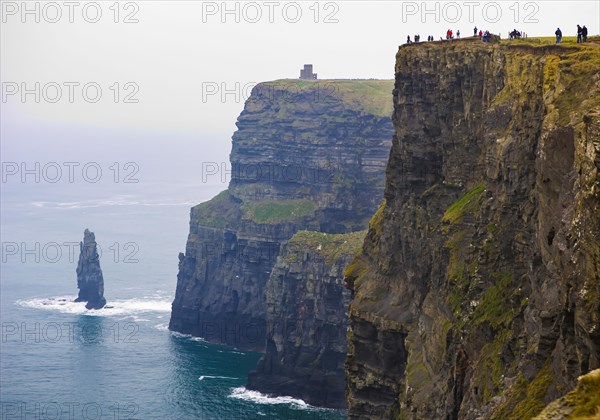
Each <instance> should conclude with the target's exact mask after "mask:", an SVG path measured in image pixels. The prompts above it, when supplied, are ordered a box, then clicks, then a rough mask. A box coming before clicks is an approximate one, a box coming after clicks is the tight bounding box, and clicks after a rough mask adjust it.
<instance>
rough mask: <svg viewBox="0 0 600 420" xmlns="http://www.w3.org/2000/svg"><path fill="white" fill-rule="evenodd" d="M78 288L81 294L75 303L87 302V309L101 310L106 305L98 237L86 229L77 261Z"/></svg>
mask: <svg viewBox="0 0 600 420" xmlns="http://www.w3.org/2000/svg"><path fill="white" fill-rule="evenodd" d="M76 271H77V288H78V289H79V294H78V296H77V299H75V302H86V304H85V307H86V308H87V309H101V308H103V307H104V306H105V305H106V299H105V298H104V277H103V276H102V269H101V268H100V257H99V255H98V250H97V243H96V237H95V235H94V232H90V231H89V230H88V229H86V230H85V231H84V232H83V242H80V243H79V261H77V270H76Z"/></svg>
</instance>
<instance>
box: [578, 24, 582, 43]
mask: <svg viewBox="0 0 600 420" xmlns="http://www.w3.org/2000/svg"><path fill="white" fill-rule="evenodd" d="M582 31H583V30H582V29H581V26H579V25H577V43H578V44H579V43H580V42H581V33H582Z"/></svg>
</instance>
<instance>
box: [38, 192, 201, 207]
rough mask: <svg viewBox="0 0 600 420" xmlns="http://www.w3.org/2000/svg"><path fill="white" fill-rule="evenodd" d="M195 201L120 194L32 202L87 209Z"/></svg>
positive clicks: (42, 205)
mask: <svg viewBox="0 0 600 420" xmlns="http://www.w3.org/2000/svg"><path fill="white" fill-rule="evenodd" d="M194 204H195V202H192V201H179V200H173V201H156V200H144V199H136V198H134V197H133V196H131V195H118V196H114V197H110V198H104V199H92V200H81V201H67V202H54V201H33V202H32V203H31V205H32V206H34V207H41V208H52V209H87V208H95V207H112V206H147V207H156V206H191V205H194Z"/></svg>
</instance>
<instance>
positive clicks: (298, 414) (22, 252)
mask: <svg viewBox="0 0 600 420" xmlns="http://www.w3.org/2000/svg"><path fill="white" fill-rule="evenodd" d="M125 162H126V161H120V162H118V163H119V165H120V167H121V170H124V164H125ZM113 163H114V162H111V161H109V160H107V161H105V162H104V161H103V162H100V161H98V164H99V165H101V167H102V168H103V169H104V171H105V176H104V177H103V178H102V179H101V180H100V182H97V183H91V182H87V181H86V180H83V179H78V178H77V177H76V178H75V179H74V182H69V181H67V180H66V178H64V179H61V180H60V181H59V182H56V183H48V182H45V181H46V180H45V179H43V177H42V179H41V180H40V182H36V181H35V180H34V177H33V176H30V177H29V178H27V179H26V180H25V181H26V182H24V183H23V182H21V181H20V180H19V179H18V178H9V179H7V180H5V181H6V182H3V184H2V208H1V217H2V231H1V233H2V247H3V248H2V265H1V282H0V286H1V301H0V303H1V309H0V316H1V321H2V339H1V343H0V345H1V349H0V350H1V351H0V370H1V372H0V400H1V404H2V407H1V410H2V411H1V418H2V420H4V419H6V420H9V419H19V420H20V419H341V418H344V413H343V412H341V411H336V410H328V409H319V408H314V407H311V406H308V405H307V404H305V403H304V402H303V401H300V400H296V399H293V398H290V397H268V396H266V395H262V394H259V393H256V392H250V391H248V390H246V389H245V388H244V385H245V382H246V375H247V373H248V371H249V370H251V369H253V368H254V366H255V365H256V362H257V360H258V358H259V354H257V353H252V352H244V351H240V350H238V349H236V348H231V347H225V346H221V345H215V344H210V343H207V342H204V341H203V340H201V339H197V338H192V337H189V336H182V335H179V334H174V333H171V332H169V331H168V329H167V325H168V322H169V316H170V306H171V301H172V299H173V296H174V291H175V284H176V275H177V263H178V258H177V255H178V253H179V252H180V251H183V250H184V248H185V241H186V238H187V231H188V222H189V220H188V217H189V208H190V207H191V206H192V205H195V204H197V203H199V202H201V201H204V200H207V199H209V198H210V197H212V196H214V195H215V194H216V193H218V192H219V191H221V190H223V189H225V188H226V184H224V183H223V182H221V181H220V180H217V181H216V182H213V183H210V182H206V183H204V182H202V180H201V177H200V176H198V177H194V176H189V173H196V172H197V171H196V170H195V169H194V168H188V169H189V170H188V171H187V172H186V173H185V174H181V173H179V174H178V173H177V171H175V170H173V171H171V170H170V169H171V168H175V167H177V164H178V163H177V162H173V163H172V164H171V165H170V166H168V167H167V168H166V169H165V170H163V171H160V170H157V169H156V168H154V169H153V170H152V171H151V172H144V170H143V169H144V168H146V167H148V165H146V166H144V165H140V171H139V174H138V175H137V176H136V178H137V179H138V181H139V182H137V183H124V182H122V179H120V180H119V182H115V179H114V176H113V175H114V172H113V171H111V170H110V169H109V167H110V165H112V164H113ZM149 173H151V174H154V175H153V177H150V176H149V175H148V174H149ZM46 175H48V174H46ZM122 175H123V173H121V174H120V176H122ZM85 228H89V229H90V230H92V231H93V232H94V233H95V235H96V240H97V242H98V244H99V245H100V247H101V251H102V255H101V267H102V270H103V274H104V282H105V297H106V299H107V301H108V305H109V306H110V307H109V308H105V309H102V310H99V311H91V312H90V311H87V310H86V309H85V308H84V305H83V304H82V303H73V302H72V300H73V299H74V298H75V297H76V295H77V287H76V273H75V268H76V266H77V257H78V254H79V252H78V248H75V247H76V245H77V243H78V242H79V241H81V240H82V238H83V230H84V229H85Z"/></svg>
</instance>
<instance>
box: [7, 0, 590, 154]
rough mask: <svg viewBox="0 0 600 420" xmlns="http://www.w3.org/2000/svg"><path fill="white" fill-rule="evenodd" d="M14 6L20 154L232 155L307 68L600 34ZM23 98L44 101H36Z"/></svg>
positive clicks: (10, 49) (440, 17)
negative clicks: (283, 87)
mask: <svg viewBox="0 0 600 420" xmlns="http://www.w3.org/2000/svg"><path fill="white" fill-rule="evenodd" d="M1 4H2V23H1V60H0V62H1V74H0V79H1V81H2V94H3V96H2V102H1V103H0V105H1V107H2V111H1V119H2V139H1V140H2V151H3V152H9V154H10V153H16V151H17V150H18V151H20V152H21V153H23V152H24V151H26V150H30V151H35V150H38V146H39V147H42V148H43V147H44V146H43V144H44V143H46V146H45V147H48V145H47V142H48V139H50V138H53V144H55V145H56V144H58V145H60V144H64V145H65V148H64V150H67V149H71V148H74V149H84V148H86V147H88V146H87V145H86V140H85V139H84V138H83V137H85V135H83V136H82V134H81V133H94V136H96V138H99V139H97V140H96V141H101V142H102V141H103V140H102V136H103V135H106V139H105V141H106V144H112V143H111V141H115V138H119V141H120V142H126V141H127V139H128V138H129V137H128V136H129V135H130V134H131V133H135V135H133V134H131V137H138V139H143V138H144V137H145V136H146V135H147V136H155V137H158V138H162V139H163V141H167V142H171V141H172V142H178V141H179V142H184V143H185V142H187V141H191V142H194V141H195V140H194V139H195V138H197V139H198V141H200V139H201V138H205V137H211V138H213V139H214V138H217V137H218V138H220V140H219V141H218V142H217V143H214V142H213V143H207V147H209V148H212V149H214V151H215V152H217V149H218V153H220V154H221V155H222V156H226V153H227V151H228V150H229V142H230V135H231V133H232V132H233V131H234V130H235V125H234V123H235V120H236V117H237V115H238V114H239V112H240V111H241V110H242V107H243V101H244V99H245V96H246V95H247V93H249V88H250V87H251V86H252V85H253V84H254V83H256V82H260V81H268V80H273V79H279V78H297V77H298V76H299V70H300V68H301V67H302V65H303V64H304V63H313V64H314V66H315V71H316V72H317V73H318V74H319V78H390V79H391V78H393V69H394V56H395V54H396V52H397V49H398V45H400V44H402V43H404V42H405V40H406V36H407V35H411V37H412V36H413V35H414V34H417V33H418V34H420V35H421V37H422V39H426V38H427V36H428V35H430V34H431V35H434V36H435V38H436V39H439V37H440V36H443V35H445V32H446V30H447V29H448V28H452V29H453V30H454V31H456V30H457V29H460V31H461V33H462V35H463V36H469V35H472V34H473V27H474V26H475V25H477V26H478V27H479V28H482V29H484V30H485V29H489V30H491V31H492V32H494V33H502V35H503V37H506V33H507V32H508V31H509V30H510V29H513V28H517V29H519V30H523V31H525V32H527V33H528V34H529V35H530V36H540V35H545V36H550V35H552V34H553V33H554V31H555V29H556V27H557V26H560V27H561V28H562V30H563V33H564V35H565V36H569V35H574V34H575V28H576V24H578V23H580V24H586V25H587V27H588V28H589V32H590V34H597V33H598V32H599V27H600V23H599V21H600V9H599V7H600V6H599V4H600V2H599V1H597V0H590V1H562V2H561V1H521V2H516V1H497V2H492V1H456V2H445V1H442V2H421V1H415V2H412V1H394V2H392V1H368V2H367V1H333V2H327V1H322V2H315V1H300V2H289V1H257V2H234V1H229V2H221V1H219V2H202V1H169V2H167V1H132V2H124V1H122V2H119V3H115V2H113V1H97V2H87V1H81V2H80V1H73V2H70V3H69V2H62V1H57V2H36V1H27V2H21V1H17V2H12V1H2V3H1ZM24 6H25V8H26V9H27V10H24ZM36 20H39V22H36ZM115 21H117V22H116V23H115ZM36 83H39V87H36ZM236 83H237V85H236ZM84 86H85V87H86V89H85V91H84V89H83V87H84ZM23 88H25V89H29V90H32V91H34V92H35V91H37V93H39V100H40V102H39V103H36V102H35V100H36V97H35V94H33V93H30V94H27V95H25V97H24V98H23V97H22V96H21V93H22V90H23ZM98 89H99V90H98ZM223 89H228V90H229V91H230V93H228V94H227V95H226V96H225V97H224V98H223V97H222V96H221V94H220V93H221V91H222V90H223ZM100 91H101V95H100V96H98V92H100ZM59 93H60V95H61V96H60V97H58V95H59ZM70 93H71V94H72V98H70V97H69V96H70ZM94 101H96V102H94ZM115 101H116V103H115ZM126 102H127V103H126ZM48 131H51V132H50V133H48ZM75 132H76V133H78V134H77V139H74V138H73V136H75V134H74V133H75ZM44 133H48V134H47V135H45V134H44ZM64 133H71V134H64ZM104 133H109V134H104ZM70 136H71V137H70ZM182 139H185V140H182ZM141 141H143V140H141ZM25 143H26V144H27V145H28V146H27V147H26V148H23V147H24V146H23V144H25ZM89 147H92V146H91V145H89ZM177 147H181V146H177ZM55 152H56V153H58V154H60V150H58V151H56V150H55ZM65 153H66V152H65Z"/></svg>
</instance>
